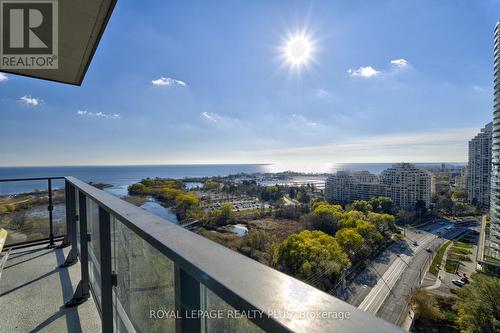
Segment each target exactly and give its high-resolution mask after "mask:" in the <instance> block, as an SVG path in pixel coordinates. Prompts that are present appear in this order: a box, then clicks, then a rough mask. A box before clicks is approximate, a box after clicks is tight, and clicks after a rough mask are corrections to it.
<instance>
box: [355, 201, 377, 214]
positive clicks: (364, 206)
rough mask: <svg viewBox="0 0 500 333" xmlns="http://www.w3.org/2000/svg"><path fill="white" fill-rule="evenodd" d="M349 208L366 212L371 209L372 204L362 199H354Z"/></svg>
mask: <svg viewBox="0 0 500 333" xmlns="http://www.w3.org/2000/svg"><path fill="white" fill-rule="evenodd" d="M351 210H357V211H358V212H363V213H365V214H366V213H368V212H371V211H373V207H372V205H370V204H369V203H368V202H367V201H364V200H354V202H353V203H352V204H351Z"/></svg>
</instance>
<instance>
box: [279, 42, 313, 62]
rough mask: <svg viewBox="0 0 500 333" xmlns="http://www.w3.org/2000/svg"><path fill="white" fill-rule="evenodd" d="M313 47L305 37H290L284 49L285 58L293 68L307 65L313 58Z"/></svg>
mask: <svg viewBox="0 0 500 333" xmlns="http://www.w3.org/2000/svg"><path fill="white" fill-rule="evenodd" d="M312 53H313V46H312V42H311V40H310V39H309V38H308V37H307V36H305V35H296V36H290V37H289V39H288V40H287V41H286V44H285V47H284V56H285V58H286V60H287V62H289V63H290V64H292V65H293V66H300V65H306V64H307V63H308V62H309V61H310V60H311V58H312Z"/></svg>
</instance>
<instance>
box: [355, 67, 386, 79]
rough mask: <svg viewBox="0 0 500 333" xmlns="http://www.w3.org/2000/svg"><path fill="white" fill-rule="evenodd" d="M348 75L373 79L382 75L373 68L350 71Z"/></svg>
mask: <svg viewBox="0 0 500 333" xmlns="http://www.w3.org/2000/svg"><path fill="white" fill-rule="evenodd" d="M347 73H349V74H351V75H352V76H362V77H372V76H375V75H378V74H380V71H378V70H376V69H375V68H373V67H372V66H364V67H363V66H362V67H359V68H358V69H349V70H348V71H347Z"/></svg>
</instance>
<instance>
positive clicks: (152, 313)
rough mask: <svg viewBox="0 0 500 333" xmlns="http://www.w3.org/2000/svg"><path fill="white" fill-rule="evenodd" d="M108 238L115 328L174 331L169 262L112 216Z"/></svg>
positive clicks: (152, 332)
mask: <svg viewBox="0 0 500 333" xmlns="http://www.w3.org/2000/svg"><path fill="white" fill-rule="evenodd" d="M111 239H112V246H111V258H112V269H113V270H114V271H115V272H116V274H117V286H116V287H115V288H113V291H114V292H113V306H114V309H113V310H114V319H115V325H116V328H117V332H133V331H136V332H151V333H160V332H162V333H163V332H175V282H174V276H175V275H174V264H173V262H172V261H171V260H169V259H168V258H166V257H165V256H164V255H163V254H161V253H160V252H159V251H158V250H156V249H154V248H153V247H151V245H149V244H148V243H147V242H146V241H144V240H143V239H141V238H140V237H139V236H138V235H137V234H136V233H134V232H133V231H131V230H130V229H129V228H128V227H127V226H125V225H124V224H123V223H122V222H120V221H119V220H118V219H117V218H115V217H113V216H112V217H111Z"/></svg>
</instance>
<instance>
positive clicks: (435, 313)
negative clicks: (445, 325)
mask: <svg viewBox="0 0 500 333" xmlns="http://www.w3.org/2000/svg"><path fill="white" fill-rule="evenodd" d="M408 301H409V302H410V304H411V305H412V306H413V309H414V311H415V314H416V315H417V316H418V317H419V318H420V319H421V320H422V321H424V322H426V323H429V322H435V321H441V320H443V319H444V316H443V314H442V313H441V311H440V309H439V306H438V304H437V302H436V299H435V298H434V296H433V295H431V294H429V293H428V292H426V291H425V290H423V289H422V288H417V289H415V290H414V291H413V292H412V293H411V294H410V295H408Z"/></svg>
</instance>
